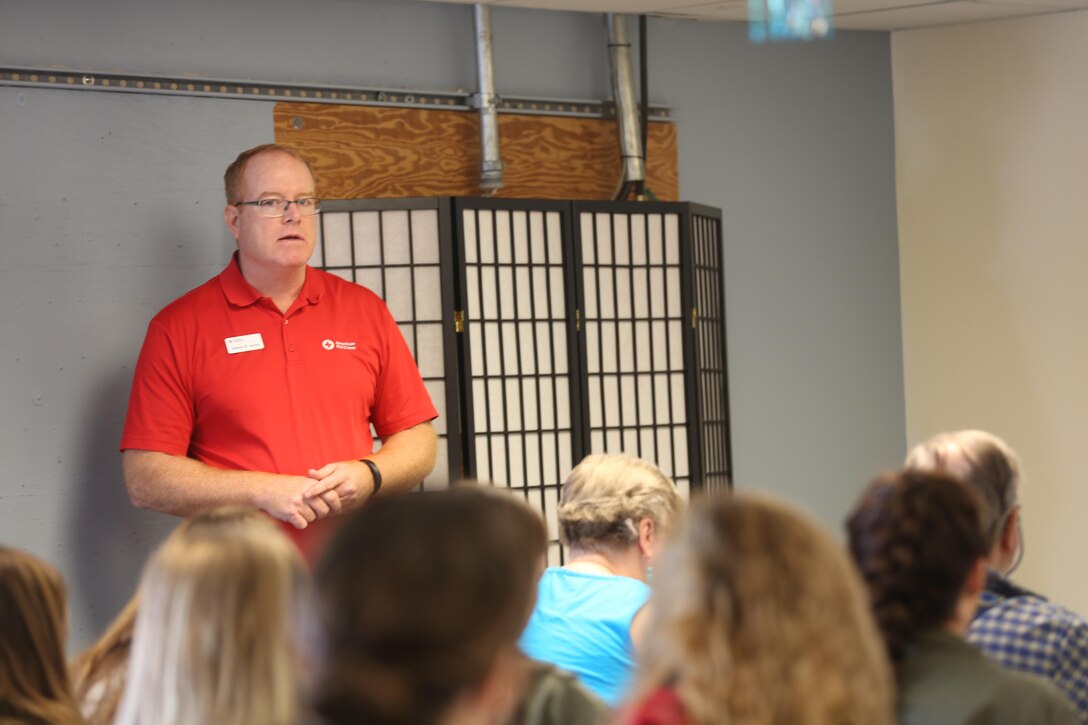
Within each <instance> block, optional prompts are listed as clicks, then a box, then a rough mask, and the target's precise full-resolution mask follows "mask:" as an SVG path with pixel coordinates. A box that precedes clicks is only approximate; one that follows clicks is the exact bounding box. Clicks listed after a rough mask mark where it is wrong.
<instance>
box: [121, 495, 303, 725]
mask: <svg viewBox="0 0 1088 725" xmlns="http://www.w3.org/2000/svg"><path fill="white" fill-rule="evenodd" d="M308 595H309V578H308V572H307V570H306V566H305V564H304V563H303V561H302V557H301V556H300V554H299V553H298V550H297V549H296V548H295V547H294V545H293V544H292V543H291V542H290V541H289V540H288V539H287V537H286V536H285V535H284V534H283V532H281V531H280V530H279V529H278V528H277V526H276V525H275V524H274V523H272V521H271V520H270V519H269V518H268V517H267V516H265V515H264V514H262V513H260V512H257V511H253V510H250V509H245V508H241V507H236V506H228V507H222V508H218V509H213V510H211V511H208V512H205V513H202V514H198V515H196V516H194V517H193V518H191V519H189V520H188V521H185V522H184V523H182V524H181V525H180V526H179V527H178V528H177V529H175V531H174V532H173V533H172V534H171V535H170V536H169V537H168V538H167V540H166V541H165V542H164V543H163V545H162V546H161V547H160V548H159V550H158V551H156V552H155V554H154V555H153V556H152V557H151V559H150V561H149V562H148V564H147V567H146V568H145V569H144V575H143V579H142V581H141V583H140V590H139V597H140V605H139V613H138V615H137V617H136V630H135V634H134V635H133V642H132V653H131V656H130V660H129V668H128V674H127V682H126V685H125V693H124V696H123V697H122V700H121V705H120V709H119V712H118V715H117V721H116V722H117V723H118V725H126V724H127V725H140V724H143V723H151V722H154V723H156V724H157V725H180V724H183V723H197V722H200V723H213V722H214V723H218V724H220V725H243V724H246V723H267V724H268V725H279V724H283V725H287V724H288V723H294V722H295V720H296V718H297V716H298V703H299V698H300V680H302V679H303V677H302V667H301V662H300V652H299V642H298V641H297V640H298V637H297V634H298V632H299V628H298V622H299V621H300V618H301V616H303V613H304V611H307V610H308V609H309V607H308V604H307V601H306V600H307V599H308Z"/></svg>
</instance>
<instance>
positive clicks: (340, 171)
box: [275, 103, 678, 201]
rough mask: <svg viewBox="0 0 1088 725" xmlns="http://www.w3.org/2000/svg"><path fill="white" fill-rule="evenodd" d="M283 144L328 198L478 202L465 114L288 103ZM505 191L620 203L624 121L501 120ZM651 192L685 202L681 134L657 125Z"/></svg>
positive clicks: (650, 158) (475, 161)
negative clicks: (304, 162)
mask: <svg viewBox="0 0 1088 725" xmlns="http://www.w3.org/2000/svg"><path fill="white" fill-rule="evenodd" d="M275 129H276V143H280V144H284V145H286V146H290V147H291V148H294V149H297V150H298V151H299V152H300V153H302V154H303V155H304V156H305V157H306V158H307V159H309V160H310V162H311V164H312V165H313V167H314V171H315V174H316V176H317V193H318V195H319V196H321V197H322V198H325V199H360V198H363V199H366V198H396V197H410V196H478V195H479V194H480V193H481V191H480V185H479V171H478V169H479V164H480V132H479V119H478V117H477V115H476V114H475V113H467V112H464V111H447V110H429V109H414V108H380V107H368V106H337V105H330V104H320V103H278V104H276V108H275ZM499 141H500V144H501V155H502V161H503V164H504V165H505V169H504V182H505V185H504V186H503V188H502V189H501V190H499V192H498V193H497V194H496V196H501V197H511V198H523V199H524V198H538V199H610V198H612V195H613V194H614V193H615V191H616V186H617V182H618V181H619V177H620V156H619V143H618V141H617V136H616V125H615V122H614V121H609V120H603V119H593V118H568V117H559V116H535V115H522V114H501V115H500V116H499ZM647 146H648V154H647V185H648V186H649V188H650V190H651V191H653V193H654V194H655V195H656V196H657V197H658V198H659V199H661V200H667V201H675V200H677V198H678V172H677V161H676V159H677V153H676V126H675V125H674V124H672V123H651V124H650V128H649V141H648V144H647Z"/></svg>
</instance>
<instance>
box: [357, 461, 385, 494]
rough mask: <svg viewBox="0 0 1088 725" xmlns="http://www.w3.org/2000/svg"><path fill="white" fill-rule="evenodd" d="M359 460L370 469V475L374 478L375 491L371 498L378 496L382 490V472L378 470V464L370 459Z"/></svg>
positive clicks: (372, 492)
mask: <svg viewBox="0 0 1088 725" xmlns="http://www.w3.org/2000/svg"><path fill="white" fill-rule="evenodd" d="M359 460H360V461H362V462H363V463H365V464H366V466H367V468H369V469H370V475H371V476H373V477H374V490H373V491H371V492H370V495H371V497H374V496H377V495H378V491H381V490H382V472H381V470H379V469H378V464H377V463H375V462H374V461H372V460H370V459H369V458H360V459H359Z"/></svg>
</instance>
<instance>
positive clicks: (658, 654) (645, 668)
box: [627, 494, 894, 725]
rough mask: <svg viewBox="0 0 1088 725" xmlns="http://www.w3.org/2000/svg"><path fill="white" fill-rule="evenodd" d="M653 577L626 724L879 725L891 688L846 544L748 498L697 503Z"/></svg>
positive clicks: (774, 504)
mask: <svg viewBox="0 0 1088 725" xmlns="http://www.w3.org/2000/svg"><path fill="white" fill-rule="evenodd" d="M659 568H660V572H661V573H660V574H659V575H658V576H657V577H656V581H655V594H654V597H655V599H654V609H653V613H652V616H651V618H650V623H649V629H648V630H647V634H646V641H645V644H644V645H643V651H642V653H641V656H640V662H641V675H640V678H639V679H640V683H639V688H638V691H639V697H638V699H637V702H636V705H635V706H634V708H633V711H632V712H631V713H630V715H629V717H628V719H627V722H628V723H629V724H630V725H717V724H718V723H731V725H743V724H751V725H756V724H758V725H766V724H768V723H798V724H800V723H804V725H880V724H887V723H891V722H892V713H893V698H894V695H893V685H892V674H891V668H890V666H889V663H888V660H887V656H886V655H885V653H884V650H883V647H882V645H881V641H880V636H879V634H878V632H877V629H876V627H875V626H874V624H873V620H872V615H871V613H870V611H869V607H868V602H867V601H866V596H865V590H864V587H863V586H862V583H861V581H860V580H859V578H858V575H857V572H856V571H855V570H854V568H853V566H852V565H851V563H850V561H849V559H848V558H847V556H846V554H845V552H844V551H843V550H842V547H841V546H840V545H839V544H838V543H836V542H835V541H834V540H833V539H832V538H831V536H829V535H828V534H827V533H826V532H825V531H824V530H823V529H822V528H821V527H820V526H818V525H817V524H816V523H814V522H813V521H811V520H809V519H808V518H806V517H804V516H802V515H801V514H799V513H797V512H796V511H794V510H792V509H791V508H789V507H788V506H786V505H785V504H783V503H780V502H778V501H775V500H773V499H770V498H765V497H762V496H755V495H752V494H730V495H720V496H716V497H714V498H711V499H708V500H704V501H702V502H700V503H698V504H696V505H694V506H693V507H692V510H691V512H690V515H689V517H688V520H687V522H686V523H685V524H684V525H683V526H682V527H681V529H680V531H679V532H678V533H677V534H676V536H675V537H674V539H673V540H672V541H670V542H669V544H668V545H667V546H666V548H665V552H664V554H663V556H662V558H661V566H660V567H659Z"/></svg>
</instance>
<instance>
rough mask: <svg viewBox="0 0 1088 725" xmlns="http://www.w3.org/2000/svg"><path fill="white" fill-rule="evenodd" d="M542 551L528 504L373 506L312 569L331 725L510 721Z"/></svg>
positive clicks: (461, 497)
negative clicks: (322, 631) (521, 638)
mask: <svg viewBox="0 0 1088 725" xmlns="http://www.w3.org/2000/svg"><path fill="white" fill-rule="evenodd" d="M545 543H546V533H545V530H544V524H543V522H542V521H541V520H540V517H539V516H538V515H537V514H536V513H534V512H533V511H532V510H531V509H530V508H529V507H528V506H527V505H526V504H525V503H524V502H522V501H519V500H518V499H516V498H515V497H514V496H511V495H508V494H506V493H502V492H498V491H494V490H490V489H485V488H477V487H474V486H473V487H468V486H465V487H458V488H454V489H451V490H449V491H439V492H424V493H418V494H413V495H411V496H391V497H389V498H378V499H375V500H374V501H372V502H371V503H369V504H368V505H367V506H365V507H363V508H362V509H361V510H359V511H358V512H356V513H354V514H352V515H351V517H350V518H348V520H347V521H345V523H344V525H343V526H342V527H341V528H340V529H339V530H338V532H337V533H336V535H335V536H334V537H333V539H332V540H331V542H330V544H329V546H328V548H327V549H326V551H325V553H324V555H323V557H322V559H321V560H320V561H319V563H318V568H317V587H318V593H319V597H320V606H319V609H320V611H321V619H322V621H323V623H324V625H325V629H326V640H327V644H326V647H327V653H326V658H325V664H324V667H322V668H321V670H322V672H321V675H320V677H319V680H318V685H317V690H316V697H315V708H316V711H317V714H318V715H320V716H321V717H322V718H324V721H325V722H326V723H329V724H330V725H349V724H350V725H355V724H356V723H366V724H367V725H461V724H464V725H478V724H479V723H502V722H505V721H506V720H507V719H508V718H509V717H510V716H511V714H512V712H513V709H514V707H515V705H516V701H517V699H518V697H519V692H520V690H521V688H522V687H523V685H524V683H523V682H521V681H520V679H521V677H520V675H521V674H522V673H523V668H522V667H521V666H520V662H521V655H520V654H519V653H518V651H517V638H518V635H519V634H520V632H521V630H522V628H523V627H524V625H525V621H526V619H527V618H528V616H529V611H530V610H531V608H532V601H533V586H534V583H535V581H536V579H537V577H538V576H539V574H540V569H541V567H542V565H543V564H542V559H543V555H544V548H545Z"/></svg>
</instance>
